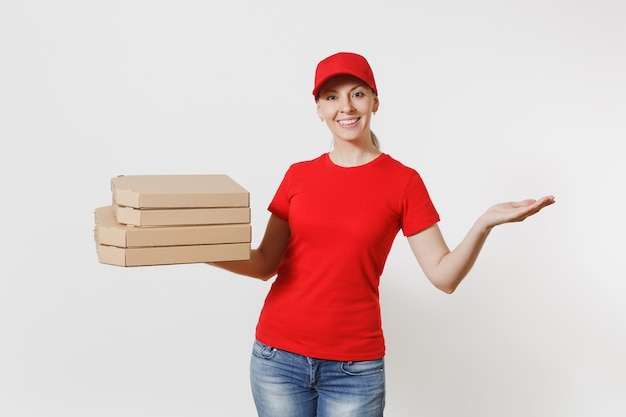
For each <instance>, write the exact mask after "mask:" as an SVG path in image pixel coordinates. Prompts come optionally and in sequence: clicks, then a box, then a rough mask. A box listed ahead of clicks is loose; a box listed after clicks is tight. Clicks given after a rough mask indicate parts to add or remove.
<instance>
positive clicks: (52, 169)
mask: <svg viewBox="0 0 626 417" xmlns="http://www.w3.org/2000/svg"><path fill="white" fill-rule="evenodd" d="M625 4H626V3H624V2H622V1H618V0H614V1H610V0H594V1H591V0H588V1H583V0H569V1H565V0H563V1H558V0H543V1H535V0H533V1H517V2H515V1H510V2H502V1H496V0H493V1H488V0H478V1H473V2H466V1H461V0H448V1H437V2H434V1H431V2H427V1H413V2H409V1H403V2H399V1H393V0H390V1H384V2H381V1H376V2H375V1H369V0H360V1H343V2H342V1H315V2H295V1H286V0H285V1H274V2H271V1H270V2H268V1H264V2H259V1H253V0H244V1H232V2H206V1H189V0H182V1H147V0H144V1H141V0H125V1H106V2H104V1H99V2H96V1H79V0H76V1H69V0H60V1H43V0H32V1H4V2H2V4H1V6H0V54H1V55H0V59H1V61H0V137H1V144H2V145H1V148H0V153H1V159H0V163H1V169H2V175H1V176H0V178H1V179H0V181H1V183H0V186H1V187H2V204H1V205H0V207H1V208H0V210H2V211H1V213H0V214H1V216H0V217H1V221H2V229H1V235H0V239H1V240H0V241H1V245H2V247H1V252H0V253H1V255H0V256H2V261H1V263H0V268H1V269H0V274H1V278H0V415H1V416H7V417H26V416H28V417H33V416H42V417H48V416H62V417H70V416H80V417H84V416H116V417H117V416H129V417H136V416H150V417H158V416H182V417H195V416H236V417H241V416H252V415H254V406H253V403H252V399H251V395H250V392H249V386H248V360H249V354H250V349H251V345H252V340H253V337H254V327H255V324H256V319H257V315H258V312H259V309H260V307H261V304H262V302H263V299H264V297H265V294H266V292H267V290H268V288H269V283H266V282H261V281H256V280H252V279H248V278H245V277H241V276H236V275H232V274H229V273H226V272H224V271H221V270H218V269H215V268H212V267H209V266H206V265H181V266H162V267H142V268H122V267H115V266H109V265H103V264H100V263H99V262H98V260H97V257H96V253H95V244H94V240H93V228H94V219H93V211H94V209H95V208H96V207H100V206H105V205H108V204H110V201H111V195H110V188H109V187H110V179H111V178H112V177H114V176H117V175H121V174H126V175H130V174H169V173H172V174H182V173H219V174H224V173H225V174H228V175H230V176H231V177H232V178H233V179H235V180H236V181H237V182H239V183H240V184H242V185H243V186H244V187H245V188H246V189H248V190H249V191H250V193H251V205H252V223H253V246H256V245H257V244H258V242H259V241H260V237H261V236H262V233H263V230H264V227H265V222H266V220H267V218H268V213H267V211H266V207H267V204H268V203H269V200H270V199H271V197H272V195H273V193H274V191H275V189H276V187H277V186H278V183H279V182H280V180H281V179H282V175H283V174H284V172H285V170H286V169H287V167H288V165H289V164H290V163H292V162H295V161H297V160H302V159H309V158H313V157H316V156H318V155H319V154H321V153H323V152H326V151H327V150H328V149H329V146H330V135H329V133H328V131H327V130H326V127H325V125H324V124H322V123H320V122H319V120H318V119H317V117H316V114H315V106H314V101H313V98H312V96H311V89H312V82H313V72H314V68H315V65H316V64H317V62H318V61H319V60H320V59H322V58H323V57H325V56H327V55H330V54H331V53H334V52H337V51H342V50H344V51H355V52H359V53H361V54H364V55H365V56H366V57H367V58H368V60H369V61H370V64H371V65H372V67H373V68H374V72H375V74H376V77H377V82H378V87H379V90H380V100H381V107H380V111H379V112H378V114H377V115H376V116H375V118H374V120H373V129H374V131H375V132H376V133H377V135H378V136H379V138H380V140H381V143H382V149H383V151H385V152H387V153H389V154H391V155H392V156H394V157H396V158H397V159H399V160H401V161H402V162H404V163H405V164H407V165H410V166H412V167H414V168H416V169H417V170H418V171H419V172H420V173H421V174H422V177H423V178H424V180H425V182H426V184H427V186H428V188H429V190H430V192H431V196H432V198H433V200H434V202H435V204H436V206H437V208H438V210H439V211H440V214H441V216H442V222H441V228H442V230H443V232H444V235H445V237H446V239H447V240H448V243H449V244H450V246H455V245H456V244H457V243H458V242H459V241H460V240H461V239H462V237H463V236H464V234H465V232H466V230H467V229H468V228H469V227H470V226H471V224H472V222H473V221H474V219H475V218H476V217H477V216H478V215H480V214H481V213H482V212H483V211H484V210H485V209H486V208H487V207H489V206H490V205H492V204H495V203H497V202H500V201H508V200H521V199H524V198H536V197H540V196H542V195H546V194H554V195H555V196H556V198H557V204H556V205H554V206H551V207H548V208H546V209H545V210H544V211H542V212H541V213H540V214H539V215H537V216H535V217H532V218H530V219H528V220H527V221H525V222H523V223H520V224H510V225H504V226H501V227H499V228H497V229H495V230H494V231H493V233H492V235H491V236H490V238H489V240H488V242H487V244H486V245H485V247H484V250H483V252H482V254H481V256H480V258H479V260H478V262H477V264H476V265H475V267H474V269H473V270H472V271H471V272H470V274H469V276H468V277H467V279H466V281H465V282H464V283H463V284H462V285H461V286H460V287H459V289H458V290H457V292H456V293H455V294H453V295H446V294H443V293H441V292H438V291H437V290H436V289H435V288H434V287H432V286H431V285H430V284H429V283H428V281H427V280H426V279H425V277H424V275H423V274H422V272H421V270H420V269H419V267H418V265H417V263H416V262H415V260H414V258H413V257H412V255H411V254H410V250H409V249H408V245H407V243H406V240H405V239H404V238H403V237H401V236H399V238H398V240H397V241H396V244H395V245H394V247H393V249H392V252H391V254H390V256H389V260H388V263H387V269H386V271H385V274H384V276H383V278H382V285H381V292H382V295H381V297H382V305H383V320H384V328H385V330H386V337H387V344H388V352H387V353H388V355H387V367H388V369H387V378H388V405H387V413H386V415H388V416H391V417H396V416H400V417H402V416H435V417H436V416H446V417H451V416H459V417H461V416H463V417H465V416H482V417H489V416H493V417H501V416H507V417H518V416H519V417H522V416H523V417H528V416H533V417H543V416H546V417H548V416H549V417H554V416H568V417H578V416H589V417H592V416H593V417H598V416H602V417H604V416H606V417H608V416H611V417H613V416H619V417H623V416H624V415H626V395H625V393H626V356H625V355H624V352H625V351H626V302H625V300H626V283H625V282H624V278H625V274H624V270H625V266H626V265H625V262H624V258H625V257H624V253H623V252H624V232H625V231H626V228H625V220H624V218H625V216H624V214H623V202H624V200H623V192H624V180H625V179H626V170H625V168H624V151H623V146H624V140H625V138H626V117H625V116H626V98H625V97H626V57H625V51H626V26H624V21H625V18H626V6H625ZM407 7H408V9H407Z"/></svg>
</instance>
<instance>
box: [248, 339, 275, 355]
mask: <svg viewBox="0 0 626 417" xmlns="http://www.w3.org/2000/svg"><path fill="white" fill-rule="evenodd" d="M276 350H277V349H276V348H274V347H271V346H268V345H266V344H264V343H261V342H259V341H258V340H255V341H254V347H253V349H252V354H253V355H254V356H256V357H257V358H261V359H272V358H273V357H274V356H275V355H276Z"/></svg>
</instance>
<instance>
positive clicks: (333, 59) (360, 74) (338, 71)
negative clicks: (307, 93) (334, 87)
mask: <svg viewBox="0 0 626 417" xmlns="http://www.w3.org/2000/svg"><path fill="white" fill-rule="evenodd" d="M336 75H352V76H354V77H357V78H359V79H361V81H363V82H364V83H365V84H367V85H368V86H369V87H370V88H371V89H372V90H374V92H375V93H376V94H378V90H377V89H376V81H374V73H373V72H372V68H371V67H370V64H369V63H368V62H367V60H366V59H365V58H364V57H363V56H361V55H359V54H355V53H353V52H338V53H336V54H334V55H331V56H329V57H327V58H324V59H323V60H321V61H320V63H319V64H317V68H316V69H315V87H314V88H313V96H314V97H315V98H317V96H318V94H319V92H320V88H321V87H322V85H323V84H324V83H325V82H326V81H328V80H329V79H331V78H332V77H334V76H336Z"/></svg>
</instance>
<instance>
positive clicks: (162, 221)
mask: <svg viewBox="0 0 626 417" xmlns="http://www.w3.org/2000/svg"><path fill="white" fill-rule="evenodd" d="M113 208H114V211H115V219H116V220H117V222H118V223H122V224H126V225H133V226H187V225H209V224H229V223H250V207H229V208H178V209H136V208H133V207H122V206H119V205H117V204H114V205H113Z"/></svg>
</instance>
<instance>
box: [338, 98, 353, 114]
mask: <svg viewBox="0 0 626 417" xmlns="http://www.w3.org/2000/svg"><path fill="white" fill-rule="evenodd" d="M340 110H341V112H342V113H351V112H352V111H354V105H353V104H352V100H351V99H350V97H344V98H343V99H342V100H341V107H340Z"/></svg>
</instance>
